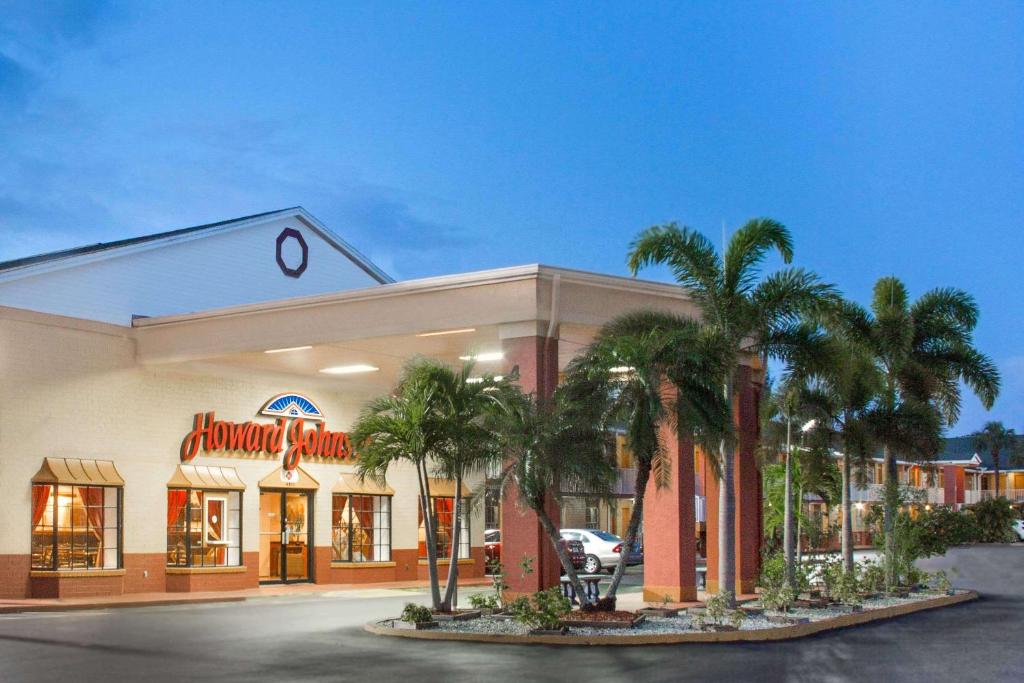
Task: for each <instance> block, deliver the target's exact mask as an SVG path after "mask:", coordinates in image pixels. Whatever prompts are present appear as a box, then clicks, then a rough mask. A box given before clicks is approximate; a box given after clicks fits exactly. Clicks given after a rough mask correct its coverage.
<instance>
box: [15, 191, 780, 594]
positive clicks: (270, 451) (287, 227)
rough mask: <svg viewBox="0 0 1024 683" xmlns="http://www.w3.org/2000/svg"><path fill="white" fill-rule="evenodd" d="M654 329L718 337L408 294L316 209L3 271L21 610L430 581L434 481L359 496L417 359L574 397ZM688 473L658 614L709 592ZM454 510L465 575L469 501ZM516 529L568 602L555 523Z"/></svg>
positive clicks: (514, 273) (745, 407)
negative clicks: (356, 434) (572, 385)
mask: <svg viewBox="0 0 1024 683" xmlns="http://www.w3.org/2000/svg"><path fill="white" fill-rule="evenodd" d="M639 308H654V309H660V310H666V311H672V312H676V313H680V314H694V313H695V309H694V306H693V304H692V302H691V301H690V300H689V299H688V298H687V296H686V295H685V293H684V292H683V291H682V290H681V289H680V288H678V287H676V286H673V285H668V284H660V283H653V282H646V281H641V280H635V279H627V278H620V277H612V276H606V275H598V274H592V273H584V272H579V271H573V270H567V269H559V268H551V267H546V266H536V265H531V266H522V267H515V268H505V269H500V270H492V271H483V272H474V273H466V274H458V275H450V276H443V277H432V278H426V279H421V280H410V281H405V282H395V281H393V280H392V279H391V278H390V277H389V276H388V275H386V274H385V273H383V272H382V271H381V270H380V269H379V268H377V267H376V266H375V265H374V264H373V263H371V262H370V261H369V260H368V259H367V258H366V257H365V256H363V255H362V254H360V253H359V252H358V251H357V250H356V249H355V248H353V247H352V246H351V245H349V244H348V243H346V242H345V241H344V240H343V239H341V238H340V237H339V236H338V235H336V234H335V233H334V232H332V231H331V230H330V229H329V228H327V227H326V226H325V225H323V224H321V223H320V222H319V221H318V220H317V219H316V218H315V217H313V216H312V215H310V214H309V213H308V212H306V211H305V210H303V209H301V208H293V209H286V210H282V211H275V212H270V213H265V214H260V215H255V216H249V217H245V218H239V219H235V220H229V221H224V222H220V223H213V224H209V225H202V226H196V227H192V228H185V229H180V230H174V231H170V232H165V233H160V234H155V235H149V236H145V237H139V238H133V239H126V240H122V241H118V242H111V243H101V244H94V245H90V246H86V247H82V248H78V249H71V250H67V251H62V252H56V253H51V254H43V255H40V256H35V257H29V258H22V259H17V260H13V261H8V262H5V263H0V377H2V378H3V383H4V390H3V391H2V392H0V498H2V500H3V501H4V508H3V513H2V515H0V597H9V598H24V597H65V596H85V595H107V594H121V593H131V592H160V591H168V592H180V591H201V590H226V589H240V588H251V587H256V586H258V585H259V584H260V583H262V582H283V583H292V582H299V581H313V582H317V583H354V582H382V581H402V580H413V579H423V578H425V577H426V567H425V563H424V557H425V547H424V543H423V535H422V532H421V520H420V518H419V506H418V503H417V496H418V491H417V486H416V477H415V474H414V472H413V471H412V470H411V469H409V470H405V469H402V468H400V467H398V468H394V469H393V470H392V471H390V472H389V473H388V477H387V482H386V484H385V485H377V484H373V483H370V482H360V481H359V480H358V479H357V478H356V477H355V476H354V473H355V467H354V462H355V457H357V456H356V454H354V453H353V451H352V448H351V444H350V443H349V441H348V437H347V434H346V431H347V430H348V429H349V428H350V427H351V425H352V424H353V422H354V420H355V419H356V417H357V416H358V414H359V411H360V409H361V407H362V406H363V405H364V404H365V402H366V401H367V400H369V399H371V398H373V397H375V396H379V395H381V394H382V393H386V392H388V391H390V390H391V389H392V388H393V387H394V385H395V383H396V380H397V378H398V376H399V373H400V370H401V368H402V366H403V364H404V363H405V362H406V361H407V360H408V359H410V358H413V357H415V356H417V355H423V356H428V357H433V358H438V359H441V360H444V361H448V362H451V363H458V362H460V359H461V358H465V357H475V358H476V359H477V360H478V367H479V368H480V370H481V372H484V371H492V372H497V373H501V372H508V371H510V370H511V369H512V368H514V367H515V368H518V370H519V376H520V382H521V384H522V385H523V387H524V389H526V390H528V391H537V392H541V393H546V392H550V391H551V390H552V389H553V387H554V386H555V385H556V383H557V381H558V377H559V372H560V370H561V369H562V368H564V366H565V364H566V363H567V362H568V361H569V360H570V359H571V358H572V357H573V355H574V354H576V353H577V352H578V351H579V350H580V349H581V348H583V347H584V346H585V345H586V344H587V343H588V342H589V341H590V340H591V339H592V338H593V336H594V334H595V333H596V331H597V330H598V329H599V328H600V326H601V325H602V324H604V323H605V322H607V321H609V320H610V319H612V318H614V317H615V316H617V315H620V314H622V313H625V312H627V311H632V310H636V309H639ZM745 377H747V378H748V380H749V381H746V382H745V383H743V385H742V388H741V391H740V396H739V397H738V399H737V400H738V405H739V406H740V418H739V419H740V422H741V448H740V453H739V455H738V456H737V483H738V487H737V490H738V495H737V510H738V518H739V519H738V521H737V531H738V534H737V551H738V552H737V557H738V575H739V578H738V581H739V583H740V585H738V586H737V587H738V588H742V589H750V588H752V586H753V581H754V579H755V578H756V575H757V550H758V547H759V546H758V544H759V540H760V486H759V480H758V473H757V470H756V467H755V465H754V441H755V439H756V413H757V410H756V405H757V394H758V392H759V390H760V389H759V387H760V385H759V384H758V378H759V373H758V372H757V370H756V369H749V368H748V369H747V371H746V375H745ZM670 450H671V451H672V454H673V457H674V461H675V464H676V467H675V468H674V470H673V471H674V473H675V474H674V477H673V483H672V486H670V487H669V488H668V489H666V490H660V491H658V492H657V494H656V495H652V497H651V500H650V502H649V507H648V511H647V515H646V520H645V534H646V536H645V539H646V544H647V557H648V561H647V566H646V572H645V574H646V579H645V580H646V581H647V583H648V586H646V588H647V592H649V593H650V594H651V595H655V596H656V597H657V598H658V599H660V598H661V596H663V595H665V594H669V595H672V596H675V597H676V598H677V599H678V598H685V597H688V596H691V595H693V594H695V585H696V584H695V578H694V573H693V572H694V562H695V560H694V556H695V551H694V545H695V538H696V528H695V524H696V518H697V510H696V509H695V507H696V505H697V504H698V503H697V502H696V501H699V500H700V499H699V498H695V493H697V491H696V489H695V482H697V481H700V478H699V477H698V475H699V474H700V472H697V471H695V467H697V468H699V462H700V461H699V459H697V463H698V464H697V466H695V465H694V462H695V458H694V455H693V448H692V446H690V445H688V444H686V443H684V442H679V441H678V440H674V441H673V443H672V444H671V448H670ZM624 463H625V461H624ZM625 464H628V463H625ZM622 469H623V470H628V469H629V468H628V467H623V468H622ZM623 476H624V477H628V472H624V474H623ZM622 486H626V488H623V489H622V491H621V492H620V493H621V494H622V497H623V498H625V499H627V502H628V496H629V493H630V491H628V490H627V488H628V482H626V483H625V484H622ZM703 486H704V487H705V488H706V489H708V490H706V491H701V493H707V494H708V496H709V497H711V496H714V495H716V494H715V493H714V491H712V490H710V489H711V488H713V487H714V483H713V482H710V481H704V484H703ZM482 490H483V481H470V482H468V483H467V488H466V493H467V494H474V495H475V494H476V493H478V492H479V491H482ZM432 493H433V495H434V496H435V498H434V500H433V502H432V504H433V505H434V506H435V508H436V510H437V512H438V517H439V525H440V531H441V533H440V537H439V545H440V546H441V547H440V548H439V550H440V551H442V556H444V555H446V554H447V552H448V550H449V546H448V545H447V544H448V543H449V542H450V535H449V533H448V531H447V530H448V529H449V528H450V526H451V522H452V519H451V516H452V513H451V502H452V496H454V488H453V485H452V483H451V482H448V481H442V480H437V481H435V482H433V487H432ZM624 504H625V503H624ZM483 507H484V506H473V507H472V508H471V510H470V511H469V512H468V513H467V518H466V520H465V522H466V524H465V527H464V528H467V529H468V534H466V535H465V536H464V538H463V542H462V543H461V544H460V548H459V550H458V557H459V560H458V562H459V563H460V565H462V567H461V568H460V575H462V576H480V575H482V574H483V571H484V554H483V531H484V526H485V525H484V511H483ZM709 507H711V508H714V507H715V506H709ZM621 513H622V510H618V511H617V513H616V514H617V519H616V521H615V524H617V525H621V524H622V516H621ZM499 514H500V517H501V520H500V522H501V527H502V532H503V545H504V549H503V552H504V554H505V556H506V557H512V556H519V555H532V556H534V557H535V558H536V564H535V566H536V567H537V570H538V571H537V572H536V575H535V576H532V577H526V578H522V579H516V580H514V581H513V583H514V584H515V585H513V589H514V590H516V589H518V590H531V589H535V588H536V587H538V586H541V585H549V584H551V583H553V582H554V581H557V572H558V567H557V560H556V559H555V558H554V555H553V553H552V551H551V549H550V548H549V547H548V544H547V542H546V540H545V539H543V535H542V534H541V533H540V531H539V527H538V525H537V521H536V519H535V518H533V517H531V515H530V514H528V513H525V512H522V511H521V510H519V509H518V507H517V506H516V505H514V504H512V503H509V502H506V503H505V504H503V505H502V506H501V508H500V513H499ZM714 517H715V515H714V513H713V511H712V510H708V514H707V520H706V523H705V526H706V527H707V529H706V530H707V533H708V534H709V537H710V536H712V535H713V534H714V533H715V529H716V526H715V524H716V520H715V518H714ZM627 518H628V517H627ZM712 545H713V544H712ZM711 554H712V555H713V549H712V551H711ZM708 559H709V562H708V564H709V567H711V566H712V565H713V563H714V557H713V556H712V557H709V558H708ZM715 581H716V579H715V576H714V572H713V570H712V571H711V573H710V574H709V577H708V583H709V585H710V586H712V587H714V585H715Z"/></svg>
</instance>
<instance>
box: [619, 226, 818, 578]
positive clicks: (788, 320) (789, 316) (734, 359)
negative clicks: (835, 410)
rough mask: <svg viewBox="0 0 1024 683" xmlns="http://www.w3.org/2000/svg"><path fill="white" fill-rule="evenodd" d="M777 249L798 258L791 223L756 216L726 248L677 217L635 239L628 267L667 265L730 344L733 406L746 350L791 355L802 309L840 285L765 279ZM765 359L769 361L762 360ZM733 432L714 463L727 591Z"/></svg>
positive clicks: (800, 275) (794, 273)
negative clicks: (763, 271)
mask: <svg viewBox="0 0 1024 683" xmlns="http://www.w3.org/2000/svg"><path fill="white" fill-rule="evenodd" d="M773 251H775V252H778V254H779V255H780V256H781V257H782V259H783V261H784V262H786V263H789V262H790V261H791V260H792V258H793V240H792V237H791V236H790V233H789V230H788V229H787V228H786V227H785V226H783V225H782V224H780V223H778V222H776V221H774V220H771V219H769V218H757V219H754V220H751V221H749V222H747V223H746V224H745V225H744V226H743V227H741V228H740V229H739V230H737V231H736V232H735V233H734V234H733V236H732V238H731V239H730V241H729V245H728V246H727V247H726V249H725V253H724V254H723V255H721V256H720V255H719V254H718V253H717V252H716V250H715V247H714V245H713V244H712V242H711V241H710V240H709V239H708V238H707V237H705V236H704V235H702V234H701V233H699V232H697V231H695V230H693V229H691V228H687V227H682V228H680V227H679V226H677V225H676V224H675V223H669V224H667V225H661V226H654V227H651V228H648V229H647V230H645V231H643V232H642V233H640V235H639V236H638V237H637V238H636V240H634V242H633V244H632V245H631V250H630V253H629V257H628V263H629V268H630V270H631V271H632V273H633V274H634V275H636V274H637V273H638V272H639V271H640V270H641V269H642V268H644V267H647V266H651V265H656V264H663V265H667V266H668V267H669V268H670V270H671V271H672V274H673V276H674V277H675V279H676V281H677V282H678V283H679V284H680V285H682V286H683V287H685V288H686V290H687V292H688V294H689V295H690V296H691V297H692V299H693V301H694V303H696V304H697V306H698V307H699V309H700V311H701V318H702V320H703V322H704V323H705V324H706V325H709V326H711V327H712V328H713V329H714V330H715V331H716V333H717V334H719V335H720V336H721V337H722V338H723V339H724V340H725V341H726V344H727V346H728V350H729V355H728V362H727V364H726V367H727V369H726V371H725V372H724V373H723V376H722V378H721V380H720V382H719V383H720V385H721V391H722V396H723V398H724V400H725V401H726V402H727V403H729V404H730V405H731V403H732V400H733V397H734V394H735V388H736V387H735V384H736V379H737V372H738V370H739V366H740V363H741V361H742V360H743V359H744V357H749V356H760V357H761V359H762V361H766V360H767V358H768V357H769V356H774V357H780V358H783V359H786V358H788V357H790V356H791V355H792V351H793V341H794V339H793V332H794V328H795V327H796V326H797V325H798V324H799V322H800V318H801V316H802V315H804V314H807V313H811V312H819V311H820V309H821V308H822V307H823V305H825V304H826V303H829V302H831V301H832V299H833V298H834V296H835V290H834V289H833V287H832V286H831V285H827V284H824V283H822V282H821V281H820V280H819V279H818V277H817V276H816V275H814V274H813V273H810V272H808V271H806V270H804V269H802V268H784V269H782V270H778V271H776V272H774V273H771V274H770V275H768V276H766V277H764V278H761V277H760V275H761V273H760V271H761V266H762V264H763V262H764V259H765V258H766V257H767V256H768V255H769V254H770V253H771V252H773ZM765 365H766V363H765ZM734 441H735V440H734V439H728V438H723V439H721V440H720V443H719V444H718V449H717V454H716V457H714V458H712V459H711V460H712V464H713V465H714V469H715V471H716V473H717V475H718V478H719V481H720V482H721V485H720V487H719V498H718V524H719V526H718V578H719V582H720V585H721V586H722V590H723V591H728V590H731V589H733V587H734V586H735V584H736V563H735V548H736V544H735V533H736V532H735V516H736V513H735V511H736V507H735V506H736V501H735V495H734V482H733V468H734V463H735V444H734Z"/></svg>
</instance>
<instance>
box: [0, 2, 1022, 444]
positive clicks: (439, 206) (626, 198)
mask: <svg viewBox="0 0 1024 683" xmlns="http://www.w3.org/2000/svg"><path fill="white" fill-rule="evenodd" d="M627 4H629V3H621V4H619V5H618V6H616V5H614V4H601V3H557V4H555V3H468V2H460V3H443V4H442V3H422V4H413V3H360V4H355V3H334V2H323V3H304V2H290V3H287V4H286V3H252V2H245V3H232V2H218V3H165V4H164V5H163V6H157V5H156V4H155V3H135V4H121V3H101V2H85V1H80V2H66V3H65V2H60V1H58V0H48V2H46V3H37V2H20V1H15V2H9V1H8V0H0V150H3V153H2V154H0V259H4V258H11V257H15V256H22V255H26V254H32V253H37V252H39V251H44V250H49V249H56V248H62V247H67V246H74V245H77V244H82V243H86V242H93V241H97V240H106V239H116V238H120V237H125V236H130V235H137V234H145V233H149V232H154V231H158V230H165V229H170V228H175V227H181V226H186V225H192V224H197V223H203V222H209V221H213V220H219V219H223V218H228V217H233V216H237V215H243V214H249V213H256V212H260V211H265V210H269V209H275V208H280V207H284V206H291V205H295V204H301V205H303V206H305V207H306V208H307V209H309V210H310V211H311V212H313V213H314V214H315V215H317V216H318V217H320V218H321V219H322V220H323V221H325V222H326V223H327V224H328V225H330V226H332V227H333V228H334V229H335V230H336V231H338V232H339V233H340V234H342V235H343V236H344V237H346V238H347V239H348V240H350V241H351V242H353V243H354V244H356V245H357V246H358V247H359V248H361V249H362V250H363V251H365V252H366V253H367V254H368V255H370V256H371V257H372V258H373V259H375V260H376V261H377V262H378V263H379V264H380V265H381V266H382V267H383V268H385V269H386V270H388V271H389V272H391V273H392V274H394V275H395V276H396V277H399V278H410V277H417V276H425V275H433V274H440V273H450V272H457V271H464V270H476V269H482V268H489V267H498V266H504V265H514V264H521V263H534V262H542V263H549V264H553V265H561V266H567V267H575V268H583V269H588V270H596V271H601V272H609V273H617V274H625V272H626V271H625V263H624V256H625V252H626V249H627V246H628V244H629V242H630V240H631V239H632V237H633V236H634V235H635V234H636V232H637V231H638V230H640V229H642V228H644V227H646V226H648V225H651V224H654V223H660V222H664V221H667V220H678V221H680V222H682V223H685V224H688V225H691V226H693V227H696V228H699V229H702V230H705V231H706V232H707V233H708V234H710V235H713V236H716V237H717V236H718V235H720V234H721V230H722V227H721V226H722V224H723V223H724V224H725V225H726V226H727V228H735V227H736V226H738V225H740V224H742V222H743V221H744V220H746V219H747V218H750V217H753V216H760V215H767V216H771V217H774V218H776V219H778V220H780V221H782V222H784V223H785V224H786V225H788V226H789V227H790V229H791V230H792V231H793V233H794V235H795V238H796V243H797V261H798V262H799V263H800V264H801V265H805V266H807V267H810V268H813V269H815V270H817V271H819V272H820V273H821V274H822V275H823V276H824V277H826V278H827V279H829V280H831V281H833V282H835V283H837V284H838V285H839V286H840V287H841V288H842V289H843V291H844V292H846V293H847V294H848V295H849V296H850V297H852V298H855V299H858V300H861V301H866V299H867V297H868V296H869V293H870V289H871V285H872V283H873V282H874V281H875V280H876V279H877V278H878V277H879V276H881V275H886V274H890V273H894V274H897V275H899V276H901V277H902V278H904V280H905V281H906V282H907V284H908V286H909V287H910V289H911V293H912V294H913V295H914V296H917V295H919V294H920V293H922V292H923V291H925V290H927V289H929V288H931V287H935V286H956V287H962V288H964V289H966V290H968V291H970V292H971V293H973V294H974V295H975V296H976V297H977V299H978V301H979V303H980V305H981V308H982V320H981V324H980V326H979V329H978V334H977V341H978V343H979V345H980V346H981V348H982V349H983V350H984V351H986V352H987V353H989V354H990V355H992V356H993V357H994V358H995V359H996V361H997V362H998V364H999V366H1000V369H1001V370H1002V372H1003V375H1004V389H1003V394H1002V396H1001V397H1000V399H999V401H998V403H997V405H996V407H995V408H994V409H993V411H991V412H990V413H986V412H985V411H984V410H983V409H982V408H981V406H980V404H978V402H977V401H976V400H975V399H973V398H970V399H968V400H967V401H965V408H964V414H963V418H962V420H961V422H960V424H959V425H957V427H956V428H955V429H954V430H953V431H954V432H955V433H961V432H965V431H969V430H973V429H975V428H977V427H979V426H980V425H981V423H982V422H983V421H984V420H985V419H1002V420H1004V421H1006V422H1007V423H1008V424H1010V425H1012V426H1015V427H1017V428H1018V429H1021V428H1024V340H1022V321H1024V303H1022V302H1024V297H1022V296H1021V289H1022V284H1024V283H1022V278H1021V276H1020V273H1021V261H1022V254H1024V230H1022V225H1021V223H1022V218H1021V217H1022V215H1024V4H1021V3H1014V2H995V1H991V2H985V3H949V2H944V3H910V2H899V3H892V2H882V3H870V2H858V3H799V2H796V3H785V4H778V3H771V4H764V5H761V4H756V3H751V2H743V3H734V4H725V3H716V4H714V5H712V3H678V2H675V3H666V4H663V5H656V4H653V3H644V4H643V5H642V9H641V10H635V9H632V10H631V9H626V5H627ZM513 5H514V7H513ZM651 275H652V276H655V275H658V273H651Z"/></svg>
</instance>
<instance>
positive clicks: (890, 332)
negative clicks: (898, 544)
mask: <svg viewBox="0 0 1024 683" xmlns="http://www.w3.org/2000/svg"><path fill="white" fill-rule="evenodd" d="M840 322H841V326H842V327H843V329H844V334H845V335H846V336H847V338H848V339H849V340H850V341H851V343H853V344H856V345H860V346H861V347H862V348H864V349H865V350H866V351H867V353H869V354H870V356H871V358H872V361H873V362H874V363H875V365H876V366H877V368H878V371H879V373H880V375H881V379H882V387H881V391H880V393H879V396H878V398H877V400H876V402H875V405H874V407H873V409H872V410H871V411H870V414H869V415H867V416H866V419H867V421H868V423H869V424H870V426H871V429H872V431H873V432H874V436H875V438H876V439H877V441H878V442H879V443H881V444H882V456H883V461H884V463H885V506H884V519H883V530H884V533H885V537H886V539H885V543H886V546H885V547H886V553H887V555H891V553H892V551H893V550H894V547H893V543H894V540H895V539H894V538H893V534H892V531H893V525H894V523H895V515H896V508H897V506H898V505H899V483H898V481H897V479H898V477H897V468H896V454H897V453H899V454H900V455H903V456H904V457H907V458H909V459H912V460H928V459H931V458H933V457H934V456H935V455H936V454H937V453H938V450H939V448H940V447H941V438H940V437H941V434H942V430H943V428H944V427H946V426H949V425H952V424H954V423H955V422H956V421H957V419H958V418H959V415H960V402H961V398H962V391H961V388H960V386H961V382H963V383H964V384H966V385H967V387H968V388H970V389H971V390H972V391H973V392H974V393H975V395H977V396H978V398H979V399H980V400H981V402H982V405H984V406H985V407H986V408H989V407H991V406H992V403H993V402H994V401H995V398H996V396H997V395H998V394H999V371H998V370H997V369H996V367H995V364H994V363H993V362H992V361H991V360H990V359H989V358H988V357H987V356H985V355H984V354H982V353H981V352H980V351H978V350H977V349H976V348H975V347H974V340H973V334H974V328H975V326H976V325H977V322H978V306H977V304H976V303H975V301H974V298H973V297H971V295H969V294H967V293H966V292H964V291H962V290H959V289H954V288H937V289H932V290H930V291H928V292H925V293H924V294H923V295H921V297H920V298H919V299H918V300H917V301H915V302H913V303H911V302H910V300H909V297H908V295H907V290H906V287H905V286H904V285H903V283H902V282H901V281H900V280H899V279H898V278H895V277H883V278H880V279H879V280H878V282H876V283H875V287H874V293H873V296H872V301H871V310H870V312H869V311H865V310H864V309H862V308H861V307H859V306H857V305H855V304H849V303H847V304H845V305H844V309H843V314H842V316H841V317H840ZM893 571H895V568H894V567H891V568H890V571H889V573H888V576H887V581H888V582H889V583H890V585H892V584H893V583H894V582H895V580H896V578H897V577H895V575H894V574H893V573H892V572H893Z"/></svg>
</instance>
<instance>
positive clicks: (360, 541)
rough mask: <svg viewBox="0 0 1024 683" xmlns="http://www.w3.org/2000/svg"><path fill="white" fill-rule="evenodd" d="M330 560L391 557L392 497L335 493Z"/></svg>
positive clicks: (387, 559)
mask: <svg viewBox="0 0 1024 683" xmlns="http://www.w3.org/2000/svg"><path fill="white" fill-rule="evenodd" d="M331 560H333V561H334V562H389V561H390V560H391V496H367V495H356V494H349V493H335V494H334V496H333V504H332V510H331Z"/></svg>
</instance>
